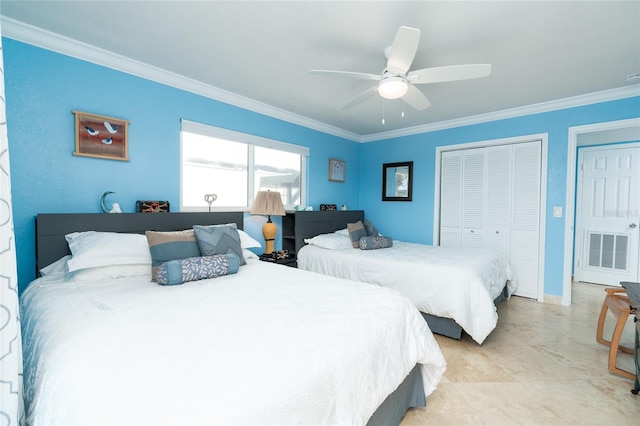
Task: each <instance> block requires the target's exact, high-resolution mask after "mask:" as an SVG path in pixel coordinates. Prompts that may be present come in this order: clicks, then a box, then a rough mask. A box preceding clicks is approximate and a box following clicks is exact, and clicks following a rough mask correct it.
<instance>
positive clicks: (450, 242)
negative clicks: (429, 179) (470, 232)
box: [440, 151, 462, 247]
mask: <svg viewBox="0 0 640 426" xmlns="http://www.w3.org/2000/svg"><path fill="white" fill-rule="evenodd" d="M441 164H442V165H441V169H442V174H441V178H440V245H441V246H445V247H462V152H460V151H449V152H443V153H442V162H441Z"/></svg>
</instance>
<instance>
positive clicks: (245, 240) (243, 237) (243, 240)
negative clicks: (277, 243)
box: [238, 229, 262, 249]
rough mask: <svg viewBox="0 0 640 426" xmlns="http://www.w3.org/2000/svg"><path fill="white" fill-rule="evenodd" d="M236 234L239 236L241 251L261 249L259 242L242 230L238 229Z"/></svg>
mask: <svg viewBox="0 0 640 426" xmlns="http://www.w3.org/2000/svg"><path fill="white" fill-rule="evenodd" d="M238 234H240V246H241V247H242V248H243V249H248V248H256V247H262V245H261V244H260V243H259V242H257V241H256V240H254V239H253V238H252V237H251V235H249V234H247V233H246V232H244V231H243V230H241V229H238Z"/></svg>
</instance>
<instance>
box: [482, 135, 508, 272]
mask: <svg viewBox="0 0 640 426" xmlns="http://www.w3.org/2000/svg"><path fill="white" fill-rule="evenodd" d="M512 157H513V146H512V145H499V146H490V147H488V148H487V185H486V186H487V203H486V204H487V210H486V221H485V223H486V225H485V232H484V247H486V248H490V249H493V250H497V251H499V252H500V253H502V254H503V255H505V256H506V258H507V261H509V262H510V261H511V215H512V207H511V206H512V196H513V176H512V174H513V173H512V168H513V161H512Z"/></svg>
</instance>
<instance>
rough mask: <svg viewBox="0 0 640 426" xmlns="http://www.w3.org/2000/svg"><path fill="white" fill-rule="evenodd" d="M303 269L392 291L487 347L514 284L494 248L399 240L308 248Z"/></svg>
mask: <svg viewBox="0 0 640 426" xmlns="http://www.w3.org/2000/svg"><path fill="white" fill-rule="evenodd" d="M298 267H299V268H301V269H305V270H308V271H313V272H318V273H321V274H325V275H330V276H334V277H339V278H346V279H350V280H357V281H361V282H366V283H369V284H376V285H378V286H382V287H386V288H391V289H395V290H397V291H399V292H400V293H402V294H403V295H405V296H407V297H408V298H409V299H410V300H411V301H412V302H413V303H414V304H415V305H416V307H417V308H418V309H419V310H420V311H421V312H424V313H427V314H431V315H436V316H439V317H443V318H451V319H453V320H455V322H456V323H458V324H459V325H460V326H461V327H462V328H463V329H464V331H465V332H466V333H467V334H469V335H470V336H471V337H472V338H473V339H474V340H475V341H476V342H477V343H479V344H482V342H483V341H484V340H485V339H486V337H487V336H488V335H489V334H490V333H491V331H492V330H493V329H494V328H495V327H496V324H497V321H498V313H497V310H496V306H495V304H494V302H493V301H494V299H496V298H497V297H499V296H500V294H501V292H502V290H503V288H504V287H505V284H506V285H507V287H508V294H509V296H510V295H511V294H512V293H513V291H514V290H515V281H514V280H513V277H512V275H511V269H510V267H509V264H508V262H507V260H506V258H505V257H504V256H502V255H500V254H499V253H497V252H493V251H490V250H477V249H468V248H450V247H439V246H430V245H425V244H416V243H408V242H402V241H394V242H393V246H392V247H389V248H384V249H378V250H359V249H353V248H338V249H333V250H331V249H327V248H321V247H317V246H314V245H309V244H308V245H306V246H304V247H303V248H301V249H300V251H299V252H298Z"/></svg>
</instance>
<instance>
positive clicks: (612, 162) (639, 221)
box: [574, 144, 640, 285]
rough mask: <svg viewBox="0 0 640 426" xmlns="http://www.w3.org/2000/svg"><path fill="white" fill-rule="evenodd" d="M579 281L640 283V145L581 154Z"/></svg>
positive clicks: (578, 221)
mask: <svg viewBox="0 0 640 426" xmlns="http://www.w3.org/2000/svg"><path fill="white" fill-rule="evenodd" d="M578 161H579V167H580V168H581V170H579V175H578V200H577V203H578V205H577V208H576V262H575V263H576V264H575V266H574V275H575V279H576V280H578V281H586V282H592V283H597V284H605V285H618V284H619V283H620V281H638V280H639V278H640V277H639V275H638V262H639V257H638V252H639V248H640V246H639V238H638V233H639V231H638V229H639V226H640V144H625V145H617V146H610V147H606V148H603V147H600V148H585V149H582V150H580V153H579V159H578Z"/></svg>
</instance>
